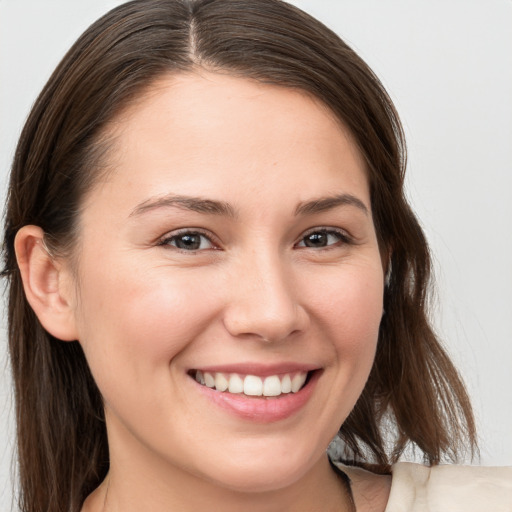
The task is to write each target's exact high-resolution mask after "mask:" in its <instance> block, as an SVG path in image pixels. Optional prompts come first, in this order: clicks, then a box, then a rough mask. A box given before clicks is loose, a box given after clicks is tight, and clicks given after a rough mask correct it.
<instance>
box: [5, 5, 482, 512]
mask: <svg viewBox="0 0 512 512" xmlns="http://www.w3.org/2000/svg"><path fill="white" fill-rule="evenodd" d="M198 67H204V68H207V69H209V70H213V71H218V72H223V73H229V74H231V75H235V76H242V77H246V78H251V79H254V80H258V81H260V82H263V83H267V84H275V85H279V86H284V87H291V88H296V89H300V90H303V91H307V92H308V93H310V94H312V95H314V96H315V97H317V98H319V99H320V100H321V101H323V102H324V103H325V104H326V105H327V106H328V107H329V108H330V109H331V110H332V111H333V112H334V113H335V114H336V116H337V117H338V118H339V119H340V120H341V121H342V122H343V123H344V124H345V126H346V127H348V129H349V130H350V132H351V133H352V135H353V137H354V139H355V140H356V141H357V144H358V146H359V148H360V151H361V153H362V155H363V157H364V158H365V160H366V164H367V169H368V177H369V183H370V190H371V201H372V211H373V216H374V222H375V227H376V231H377V235H378V238H379V243H380V245H381V248H382V250H383V253H386V254H390V273H389V279H388V280H387V286H386V288H385V295H384V307H385V311H386V313H385V315H384V317H383V320H382V323H381V328H380V338H379V341H378V347H377V355H376V358H375V363H374V365H373V369H372V371H371V374H370V376H369V379H368V382H367V384H366V387H365V389H364V391H363V393H362V395H361V397H360V399H359V401H358V402H357V404H356V406H355V408H354V410H353V411H352V412H351V414H350V416H349V417H348V418H347V420H346V421H345V423H344V424H343V425H342V426H341V428H340V431H339V435H340V437H341V439H342V440H343V441H344V458H345V459H346V460H349V461H352V462H354V463H357V464H363V463H375V464H377V465H380V466H381V467H382V468H384V469H389V464H390V463H393V462H394V461H396V460H397V458H398V457H399V456H400V455H401V454H402V453H403V451H404V450H405V449H406V448H407V447H408V446H414V447H417V448H418V449H419V450H421V452H422V453H423V454H424V458H425V460H426V462H428V463H430V464H436V463H438V462H440V461H441V460H442V459H443V458H444V457H447V458H448V459H451V460H455V458H456V457H457V454H458V453H459V448H461V446H463V445H462V443H463V442H465V441H468V442H469V444H468V446H469V447H470V448H474V446H475V427H474V422H473V417H472V412H471V407H470V404H469V400H468V397H467V394H466V392H465V389H464V386H463V384H462V382H461V380H460V378H459V376H458V374H457V372H456V370H455V368H454V366H453V365H452V363H451V362H450V360H449V358H448V357H447V355H446V353H445V352H444V350H443V349H442V347H441V345H440V343H439V341H438V339H437V338H436V336H435V334H434V333H433V331H432V329H431V326H430V324H429V320H428V304H427V296H428V293H427V292H428V287H429V279H430V257H429V251H428V247H427V244H426V241H425V238H424V235H423V232H422V230H421V228H420V226H419V224H418V222H417V220H416V218H415V216H414V214H413V213H412V212H411V210H410V208H409V206H408V204H407V202H406V200H405V198H404V193H403V181H404V171H405V143H404V138H403V132H402V128H401V125H400V121H399V119H398V116H397V114H396V111H395V109H394V107H393V105H392V103H391V101H390V99H389V97H388V95H387V93H386V91H385V90H384V88H383V87H382V85H381V83H380V82H379V80H378V79H377V77H376V76H375V75H374V74H373V73H372V71H371V70H370V69H369V68H368V66H367V65H366V64H365V63H364V62H363V61H362V60H361V59H360V58H359V57H358V56H357V55H356V54H355V53H354V51H353V50H351V49H350V48H349V47H348V46H347V45H346V44H345V43H344V42H343V41H342V40H341V39H340V38H339V37H338V36H337V35H335V34H334V33H333V32H331V31H330V30H329V29H328V28H326V27H325V26H324V25H322V24H321V23H320V22H318V21H317V20H315V19H313V18H311V17H310V16H308V15H307V14H305V13H303V12H301V11H300V10H299V9H297V8H295V7H293V6H290V5H288V4H286V3H284V2H281V1H279V0H257V1H254V0H197V1H186V0H135V1H133V2H129V3H127V4H125V5H122V6H120V7H118V8H115V9H113V10H112V11H111V12H109V13H108V14H106V15H105V16H104V17H102V18H101V19H100V20H98V21H97V22H96V23H94V24H93V25H92V26H91V27H90V28H89V29H88V30H87V31H86V32H85V33H84V34H83V35H82V36H81V37H80V38H79V40H78V41H77V42H76V43H75V45H74V46H73V47H72V48H71V49H70V51H69V52H68V53H67V55H66V56H65V57H64V59H63V60H62V62H61V63H60V64H59V66H58V67H57V69H56V70H55V72H54V73H53V75H52V76H51V78H50V80H49V81H48V83H47V85H46V86H45V88H44V90H43V91H42V93H41V95H40V96H39V98H38V99H37V101H36V103H35V105H34V107H33V109H32V112H31V114H30V116H29V118H28V120H27V123H26V125H25V128H24V130H23V132H22V134H21V137H20V140H19V144H18V146H17V149H16V153H15V158H14V162H13V165H12V171H11V178H10V187H9V196H8V206H7V214H6V227H5V240H4V255H5V269H4V272H3V273H4V275H5V276H6V277H7V279H8V281H9V312H8V318H9V348H10V357H11V363H12V371H13V376H14V383H15V396H16V419H17V425H18V431H17V435H18V454H19V459H18V460H19V477H20V489H21V497H20V507H21V509H22V510H24V511H30V512H38V511H41V512H42V511H45V512H46V511H52V512H53V511H55V512H57V511H73V512H74V511H78V510H79V509H80V507H81V505H82V503H83V501H84V499H85V498H86V496H87V495H88V494H89V493H90V492H91V491H92V490H93V489H94V488H95V487H96V486H97V485H99V483H100V482H101V481H102V479H103V478H104V477H105V475H106V472H107V471H108V466H109V460H108V445H107V437H106V430H105V423H104V415H103V404H102V399H101V395H100V393H99V391H98V389H97V387H96V385H95V383H94V381H93V379H92V376H91V374H90V372H89V369H88V366H87V363H86V360H85V358H84V355H83V352H82V350H81V348H80V345H79V343H78V342H71V343H64V342H61V341H59V340H57V339H55V338H53V337H52V336H50V335H49V334H48V333H47V332H46V331H45V330H44V329H43V328H42V327H41V325H40V323H39V321H38V319H37V318H36V316H35V314H34V312H33V311H32V310H31V308H30V306H29V305H28V303H27V301H26V299H25V295H24V292H23V286H22V282H21V278H20V272H19V270H18V268H17V265H16V259H15V254H14V247H13V244H14V237H15V235H16V232H17V231H18V230H19V229H20V228H21V227H22V226H24V225H27V224H36V225H38V226H40V227H41V228H42V229H43V230H44V232H45V233H46V237H47V239H46V243H47V244H48V245H49V246H50V247H51V249H52V251H55V252H58V251H60V253H61V254H70V253H71V251H72V248H73V242H74V241H75V237H76V236H77V229H76V225H77V217H78V215H79V211H80V204H81V199H82V198H83V196H84V194H85V193H86V192H87V191H88V190H90V188H91V186H92V185H93V183H94V182H95V180H97V177H98V173H100V172H101V170H102V169H103V166H104V163H105V158H104V157H105V156H108V141H105V139H104V137H103V136H102V135H103V134H104V133H105V132H106V128H107V127H108V125H109V123H110V122H111V121H112V120H113V119H114V118H115V116H116V115H117V114H119V112H120V111H121V110H122V109H123V108H124V107H126V106H127V105H128V104H129V103H130V101H132V100H133V99H134V98H135V97H137V95H140V94H142V92H143V90H144V89H145V88H147V87H148V86H150V85H151V84H152V83H153V82H154V81H155V80H156V79H157V78H158V77H160V76H162V75H163V74H168V73H173V72H174V73H176V72H180V71H193V70H194V68H198ZM390 438H391V440H392V442H391V445H390V443H389V439H390Z"/></svg>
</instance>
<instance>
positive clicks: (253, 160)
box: [102, 72, 370, 209]
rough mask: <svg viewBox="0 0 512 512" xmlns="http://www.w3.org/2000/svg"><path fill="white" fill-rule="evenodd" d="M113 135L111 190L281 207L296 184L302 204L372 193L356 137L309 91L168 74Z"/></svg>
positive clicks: (134, 105) (116, 126) (241, 80)
mask: <svg viewBox="0 0 512 512" xmlns="http://www.w3.org/2000/svg"><path fill="white" fill-rule="evenodd" d="M110 130H111V132H112V135H114V137H113V140H115V144H114V147H113V151H112V153H111V164H112V167H113V168H114V172H113V173H112V174H111V175H110V177H109V179H108V180H107V184H105V185H107V188H108V183H112V182H113V181H116V180H122V182H123V187H124V188H125V189H126V190H125V197H129V196H132V195H133V196H135V195H141V194H142V193H144V194H146V195H147V196H148V197H149V196H154V195H158V194H160V195H161V194H167V193H170V192H172V193H176V194H191V193H193V194H194V195H202V196H206V197H210V196H211V195H212V194H213V195H216V194H220V195H222V196H223V197H222V199H227V200H230V199H236V200H239V199H241V195H240V194H241V193H242V195H244V194H248V193H250V192H251V191H252V192H253V193H255V194H262V193H263V192H264V193H265V194H266V195H268V196H269V200H270V199H271V198H272V197H273V198H274V200H275V201H277V203H279V204H280V203H282V202H283V196H282V193H283V191H284V190H285V189H290V188H291V189H293V190H295V192H294V195H295V196H296V197H294V200H295V201H296V202H298V201H302V200H307V199H308V198H307V197H304V196H305V195H306V196H307V195H308V194H312V195H325V194H327V193H329V194H331V195H332V193H333V192H338V191H339V192H346V190H338V189H339V188H343V189H346V188H349V189H350V188H353V189H358V190H359V192H360V194H361V193H362V194H363V195H367V188H368V187H367V181H366V172H365V165H364V163H363V159H362V158H361V155H360V153H359V151H358V149H357V147H356V144H355V143H354V141H353V140H352V137H351V135H350V133H349V132H348V131H347V130H346V128H345V127H344V126H343V125H342V124H341V122H340V121H339V120H338V119H337V118H336V117H335V115H334V114H333V113H332V112H331V111H330V110H329V109H328V108H327V107H326V106H325V105H324V104H323V103H322V102H321V101H319V100H317V99H315V98H312V97H311V96H310V95H307V94H306V93H304V92H302V91H298V90H294V89H290V88H285V87H278V86H270V85H265V84H260V83H258V82H255V81H253V80H249V79H244V78H237V77H233V76H228V75H221V74H214V73H208V72H202V73H200V74H192V73H190V74H179V75H169V76H165V77H163V78H161V79H159V80H158V81H157V82H156V83H154V84H153V85H152V86H151V87H150V88H149V89H147V90H146V91H145V92H144V94H142V95H140V97H139V98H138V99H137V100H136V101H135V102H133V103H132V104H131V105H130V106H129V107H128V108H127V109H126V110H125V111H124V112H123V114H122V115H121V116H119V117H118V118H117V120H116V121H115V122H114V123H112V125H111V127H110ZM102 188H104V187H102ZM263 189H265V190H263ZM349 192H350V191H349ZM249 195H250V194H249ZM229 196H231V198H230V197H229ZM363 199H368V198H367V197H366V198H363ZM367 206H368V209H370V208H369V204H368V205H367Z"/></svg>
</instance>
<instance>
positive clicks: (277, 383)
mask: <svg viewBox="0 0 512 512" xmlns="http://www.w3.org/2000/svg"><path fill="white" fill-rule="evenodd" d="M307 376H308V373H307V372H297V373H294V374H291V373H286V374H284V375H281V376H279V375H269V376H268V377H258V376H256V375H245V376H243V375H239V374H238V373H220V372H214V373H210V372H202V371H201V370H197V371H196V375H195V378H196V381H197V382H199V383H200V384H203V385H204V386H208V387H209V388H215V389H216V390H217V391H228V392H229V393H243V394H244V395H249V396H279V395H281V394H283V393H290V392H292V393H297V391H299V390H300V389H301V388H302V386H303V385H304V383H305V382H306V378H307Z"/></svg>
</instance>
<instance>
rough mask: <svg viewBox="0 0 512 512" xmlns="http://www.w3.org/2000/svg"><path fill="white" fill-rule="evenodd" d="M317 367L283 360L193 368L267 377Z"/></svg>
mask: <svg viewBox="0 0 512 512" xmlns="http://www.w3.org/2000/svg"><path fill="white" fill-rule="evenodd" d="M318 369H319V367H318V366H315V365H312V364H301V363H296V362H284V363H275V364H262V363H250V362H246V363H232V364H222V365H212V366H201V367H197V368H194V370H200V371H202V372H208V373H238V374H241V375H257V376H260V377H267V376H269V375H280V374H285V373H298V372H310V371H313V370H318Z"/></svg>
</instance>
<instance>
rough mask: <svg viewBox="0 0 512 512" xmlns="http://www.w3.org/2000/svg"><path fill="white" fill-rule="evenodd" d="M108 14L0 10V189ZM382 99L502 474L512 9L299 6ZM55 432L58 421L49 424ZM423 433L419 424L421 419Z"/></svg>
mask: <svg viewBox="0 0 512 512" xmlns="http://www.w3.org/2000/svg"><path fill="white" fill-rule="evenodd" d="M119 3H122V2H120V1H116V0H87V1H86V2H85V1H76V0H44V1H41V0H32V1H30V0H0V188H1V190H2V194H3V193H4V191H5V183H6V176H7V173H8V168H9V164H10V160H11V158H12V154H13V150H14V145H15V142H16V139H17V136H18V134H19V132H20V129H21V127H22V124H23V121H24V118H25V117H26V115H27V113H28V110H29V108H30V106H31V104H32V103H33V101H34V100H35V97H36V95H37V93H38V92H39V90H40V89H41V88H42V86H43V84H44V83H45V82H46V80H47V78H48V77H49V75H50V73H51V71H52V70H53V68H54V67H55V65H56V64H57V63H58V61H59V60H60V58H61V57H62V56H63V54H64V53H65V51H66V50H67V49H68V47H69V46H70V45H71V44H72V43H73V42H74V40H75V39H76V38H77V37H78V35H79V34H80V33H81V32H82V31H83V30H84V29H85V28H86V27H87V26H88V25H89V24H90V23H91V22H93V21H94V20H95V19H96V18H97V17H98V16H99V15H101V14H103V13H104V12H106V11H107V10H108V9H109V8H111V7H113V6H115V5H118V4H119ZM294 3H296V4H297V5H298V6H300V7H302V8H304V9H305V10H307V11H308V12H310V13H311V14H313V15H315V16H316V17H318V18H320V19H321V20H322V21H324V22H325V23H326V24H327V25H328V26H330V27H331V28H333V29H334V30H335V31H336V32H337V33H339V34H340V35H341V36H342V37H343V38H344V39H345V40H346V41H347V42H348V43H349V44H351V45H352V46H353V47H354V48H355V49H356V50H357V51H358V52H359V53H360V54H361V56H362V57H363V58H364V59H365V60H366V61H367V62H368V63H369V64H370V66H371V67H372V68H373V69H374V71H375V72H376V73H377V74H378V75H379V77H380V78H381V79H382V81H383V83H384V85H385V86H386V87H387V89H388V90H389V92H390V94H391V96H392V98H393V100H394V101H395V104H396V106H397V108H398V111H399V113H400V115H401V117H402V120H403V123H404V126H405V130H406V135H407V138H408V144H409V175H408V182H407V184H408V190H409V196H410V198H411V201H412V203H413V205H414V207H415V209H416V211H417V213H418V215H419V218H420V220H421V222H422V224H423V226H424V228H425V230H426V232H427V235H428V237H429V239H430V242H431V245H432V249H433V253H434V258H435V267H436V274H437V281H438V290H439V291H438V296H439V303H440V306H439V307H438V310H437V311H436V317H435V321H436V325H437V328H438V331H439V332H440V334H441V335H442V336H443V338H444V339H445V340H446V344H447V347H448V350H449V351H450V353H451V354H452V356H453V358H454V360H455V361H456V363H457V364H458V365H459V367H460V369H461V371H462V373H463V375H464V377H465V379H466V381H467V385H468V388H469V391H470V394H471V396H472V398H473V402H474V406H475V411H476V416H477V420H478V424H479V427H480V437H481V463H482V464H485V465H511V464H512V233H511V231H512V200H511V199H512V65H511V62H512V60H511V59H512V57H511V55H512V31H511V30H510V27H512V1H511V0H415V1H411V0H297V1H295V2H294ZM5 323H6V321H5V314H3V316H2V319H1V322H0V342H1V344H0V364H1V368H2V370H3V369H4V368H5V371H2V372H0V510H1V511H4V510H5V511H8V510H10V509H11V488H12V485H13V483H12V478H11V473H12V469H11V460H12V449H13V436H14V426H13V422H12V419H13V404H12V397H11V385H10V381H9V376H8V371H7V362H6V355H5V338H6V336H5V330H6V326H5ZM55 421H56V422H58V418H55ZM425 421H428V418H425Z"/></svg>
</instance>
